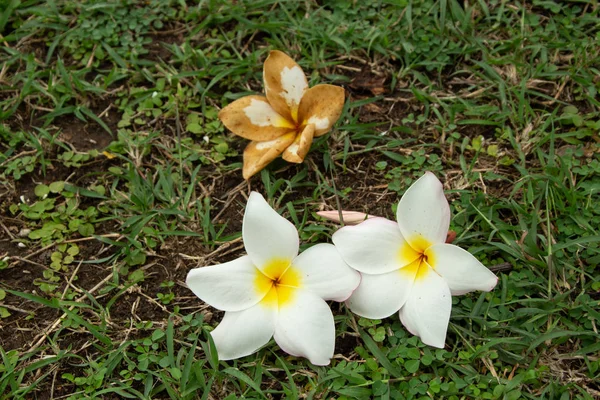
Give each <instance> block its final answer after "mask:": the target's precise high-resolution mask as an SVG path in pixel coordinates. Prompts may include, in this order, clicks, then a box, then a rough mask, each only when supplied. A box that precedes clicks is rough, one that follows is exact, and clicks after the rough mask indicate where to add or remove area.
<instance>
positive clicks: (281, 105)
mask: <svg viewBox="0 0 600 400" xmlns="http://www.w3.org/2000/svg"><path fill="white" fill-rule="evenodd" d="M263 80H264V85H265V94H266V95H267V98H268V99H269V103H271V106H272V107H273V109H275V111H277V112H278V113H279V114H281V115H283V116H284V117H286V118H287V119H288V120H294V121H297V117H298V107H299V105H300V100H301V99H302V96H303V95H304V92H306V89H308V81H307V80H306V76H305V75H304V71H302V68H300V66H299V65H298V64H297V63H296V62H295V61H294V60H292V59H291V58H290V57H289V56H288V55H287V54H285V53H284V52H282V51H278V50H273V51H271V52H270V53H269V57H267V59H266V60H265V64H264V66H263Z"/></svg>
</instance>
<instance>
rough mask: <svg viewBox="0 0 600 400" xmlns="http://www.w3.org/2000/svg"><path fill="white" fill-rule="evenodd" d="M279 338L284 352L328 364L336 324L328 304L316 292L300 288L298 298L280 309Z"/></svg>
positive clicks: (276, 333)
mask: <svg viewBox="0 0 600 400" xmlns="http://www.w3.org/2000/svg"><path fill="white" fill-rule="evenodd" d="M274 337H275V341H276V342H277V344H278V345H279V347H281V349H282V350H283V351H285V352H286V353H289V354H291V355H293V356H298V357H306V358H308V360H309V361H310V362H311V363H313V364H314V365H327V364H329V361H330V359H331V357H333V350H334V346H335V325H334V323H333V315H332V314H331V310H330V309H329V306H327V303H325V301H324V300H323V299H322V298H320V297H319V296H317V295H316V294H314V293H311V292H309V291H307V290H297V291H296V295H295V296H294V300H293V301H292V302H290V303H287V304H286V305H285V306H282V307H280V308H279V316H278V319H277V326H276V328H275V335H274Z"/></svg>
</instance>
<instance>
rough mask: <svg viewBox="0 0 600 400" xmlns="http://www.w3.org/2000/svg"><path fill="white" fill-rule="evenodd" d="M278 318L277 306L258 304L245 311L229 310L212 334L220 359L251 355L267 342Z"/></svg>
mask: <svg viewBox="0 0 600 400" xmlns="http://www.w3.org/2000/svg"><path fill="white" fill-rule="evenodd" d="M276 320H277V308H274V307H265V306H263V305H261V304H257V305H255V306H253V307H250V308H249V309H247V310H244V311H238V312H226V313H225V316H224V317H223V320H222V321H221V323H220V324H219V325H218V326H217V327H216V328H215V330H214V331H212V332H211V333H210V334H211V336H212V338H213V341H214V342H215V346H216V347H217V352H218V353H219V360H233V359H234V358H240V357H244V356H247V355H250V354H252V353H254V352H255V351H257V350H258V349H260V348H261V347H262V346H264V345H265V344H267V343H268V342H269V340H271V337H272V336H273V332H274V331H275V324H276Z"/></svg>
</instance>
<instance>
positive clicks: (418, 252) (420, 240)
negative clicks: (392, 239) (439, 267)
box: [398, 235, 435, 280]
mask: <svg viewBox="0 0 600 400" xmlns="http://www.w3.org/2000/svg"><path fill="white" fill-rule="evenodd" d="M410 242H411V243H412V246H411V245H410V244H408V241H406V242H405V243H404V244H403V245H402V247H401V248H400V251H399V253H398V258H399V259H400V260H401V261H402V262H405V260H413V261H412V262H410V263H409V264H408V265H406V266H405V267H402V268H400V270H399V271H400V273H401V274H403V275H405V276H406V277H407V278H412V279H414V280H419V279H424V278H425V277H427V275H428V274H429V271H430V270H431V269H432V268H434V266H435V258H434V254H433V252H432V251H431V250H430V247H431V243H429V241H428V240H427V239H425V238H424V237H422V236H420V235H419V236H415V237H413V238H412V239H411V240H410Z"/></svg>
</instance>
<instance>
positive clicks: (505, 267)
mask: <svg viewBox="0 0 600 400" xmlns="http://www.w3.org/2000/svg"><path fill="white" fill-rule="evenodd" d="M489 269H490V271H492V272H505V271H510V270H511V269H512V265H511V264H510V263H507V262H505V263H500V264H496V265H492V266H490V267H489Z"/></svg>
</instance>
